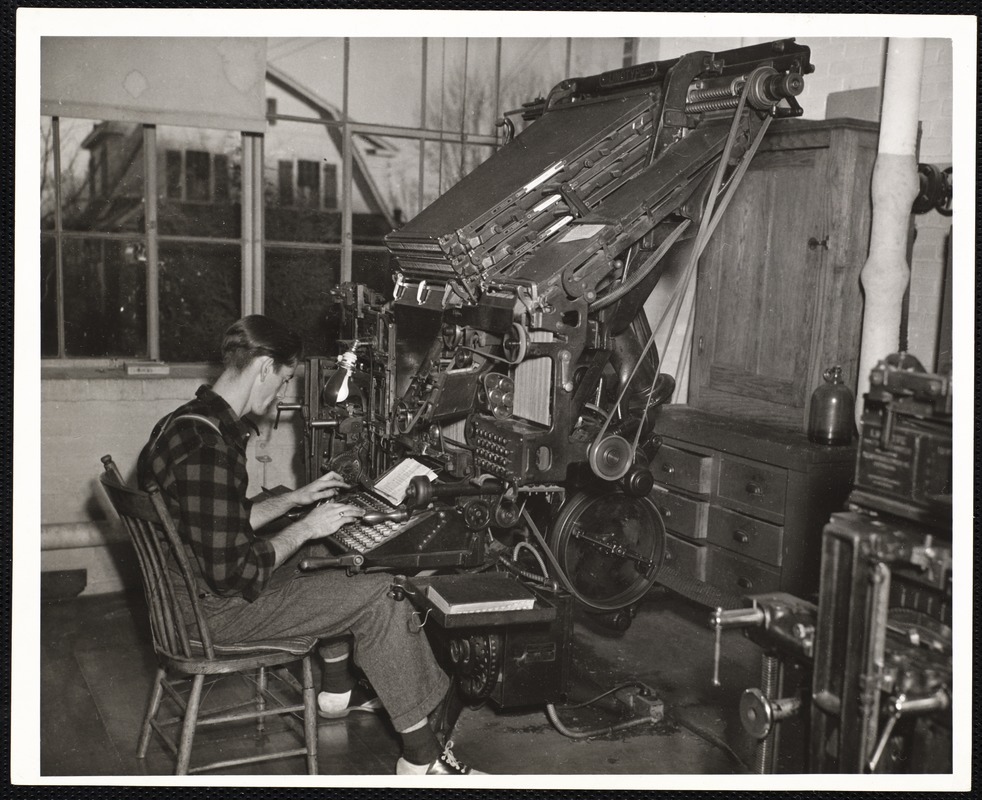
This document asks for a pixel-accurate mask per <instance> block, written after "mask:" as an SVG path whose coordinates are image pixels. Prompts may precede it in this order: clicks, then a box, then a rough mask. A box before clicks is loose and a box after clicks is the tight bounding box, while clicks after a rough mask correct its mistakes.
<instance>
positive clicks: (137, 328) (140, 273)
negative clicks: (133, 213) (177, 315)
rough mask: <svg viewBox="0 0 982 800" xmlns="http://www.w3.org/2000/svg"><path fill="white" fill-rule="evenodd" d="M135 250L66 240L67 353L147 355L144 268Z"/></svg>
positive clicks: (106, 243) (123, 245)
mask: <svg viewBox="0 0 982 800" xmlns="http://www.w3.org/2000/svg"><path fill="white" fill-rule="evenodd" d="M139 252H140V251H139V249H138V248H135V247H133V246H132V245H128V244H127V243H125V242H119V241H109V240H105V239H81V240H79V239H67V240H65V242H64V244H63V250H62V256H63V259H64V276H65V298H66V302H65V352H66V355H68V356H75V357H89V358H99V357H110V356H145V355H146V353H147V310H146V292H147V283H146V266H145V263H144V262H142V261H141V260H140V258H139Z"/></svg>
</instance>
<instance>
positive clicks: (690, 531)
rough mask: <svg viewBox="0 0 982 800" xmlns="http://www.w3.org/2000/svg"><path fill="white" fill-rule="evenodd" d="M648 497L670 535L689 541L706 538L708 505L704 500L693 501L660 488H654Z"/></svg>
mask: <svg viewBox="0 0 982 800" xmlns="http://www.w3.org/2000/svg"><path fill="white" fill-rule="evenodd" d="M648 497H649V499H650V500H651V502H653V503H654V504H655V506H656V507H657V508H658V511H659V513H660V514H661V516H662V519H663V520H664V521H665V528H667V529H668V530H670V531H671V532H672V533H676V534H678V535H679V536H687V537H688V538H690V539H705V538H706V536H707V535H708V532H709V531H708V525H707V520H708V517H709V503H707V502H706V501H705V500H694V499H692V498H690V497H685V496H683V495H680V494H677V493H675V492H672V491H669V490H666V489H664V488H662V487H660V486H656V487H655V488H654V489H653V490H652V492H651V494H650V495H648Z"/></svg>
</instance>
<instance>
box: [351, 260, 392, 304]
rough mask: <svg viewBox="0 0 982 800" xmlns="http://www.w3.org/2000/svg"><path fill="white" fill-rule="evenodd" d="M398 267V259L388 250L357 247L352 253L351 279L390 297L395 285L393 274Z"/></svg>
mask: <svg viewBox="0 0 982 800" xmlns="http://www.w3.org/2000/svg"><path fill="white" fill-rule="evenodd" d="M396 268H397V264H396V260H395V259H394V258H392V256H390V255H389V254H388V253H387V252H381V251H379V250H358V249H355V250H354V251H353V252H352V254H351V280H352V281H353V282H354V283H363V284H365V285H366V286H369V287H370V288H372V289H374V290H375V291H376V292H381V293H382V294H384V295H385V296H386V297H389V298H391V297H392V288H393V287H394V286H395V281H393V279H392V276H393V275H394V274H395V271H396Z"/></svg>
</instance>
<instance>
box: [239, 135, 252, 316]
mask: <svg viewBox="0 0 982 800" xmlns="http://www.w3.org/2000/svg"><path fill="white" fill-rule="evenodd" d="M252 149H253V139H252V137H251V136H250V135H249V134H247V133H243V134H242V166H241V174H242V198H241V200H242V202H241V214H242V220H241V224H242V243H241V247H242V278H241V280H242V292H241V296H240V298H239V305H240V309H239V313H240V314H241V315H242V316H243V317H244V316H247V315H248V314H251V313H252V276H253V269H252V258H253V249H252V219H253V215H252V206H253V203H254V198H253V195H254V192H253V173H252Z"/></svg>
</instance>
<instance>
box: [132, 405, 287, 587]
mask: <svg viewBox="0 0 982 800" xmlns="http://www.w3.org/2000/svg"><path fill="white" fill-rule="evenodd" d="M182 414H196V415H198V416H202V417H206V418H208V419H209V420H211V421H212V422H214V423H215V424H216V425H217V426H218V430H219V431H221V433H220V434H219V432H218V431H216V430H215V429H214V428H212V427H211V426H210V425H208V424H207V423H205V422H203V421H200V420H191V419H180V420H178V419H176V418H177V417H178V416H180V415H182ZM171 419H173V420H174V422H173V423H171V424H169V425H168V424H167V422H168V420H171ZM162 426H163V427H162ZM249 435H250V430H249V427H248V426H247V424H246V423H245V422H244V421H243V420H241V419H240V418H239V417H237V416H236V415H235V412H234V411H232V409H231V408H230V407H229V405H228V403H226V402H225V400H224V399H223V398H222V397H220V396H219V395H217V394H215V392H213V391H212V390H211V388H210V387H208V386H202V387H201V388H199V389H198V391H197V395H196V397H195V399H194V400H191V401H190V402H188V403H185V404H184V405H183V406H181V407H180V408H178V409H177V410H175V411H174V412H173V414H168V415H167V417H164V419H162V420H161V421H160V422H158V423H157V425H156V426H155V427H154V429H153V433H152V434H151V436H150V441H149V442H148V444H147V447H146V448H144V452H143V454H142V455H141V457H140V485H141V486H144V487H146V486H148V485H149V484H150V483H151V482H154V483H156V484H157V485H158V486H159V487H160V489H161V493H162V494H163V496H164V498H165V499H166V501H167V506H168V508H169V510H170V512H171V515H172V516H173V517H174V520H175V522H176V523H177V527H178V530H179V532H180V534H181V536H182V537H183V538H184V541H185V543H186V545H188V547H189V549H190V554H189V555H190V556H192V557H193V561H192V563H197V565H198V567H199V568H200V573H201V574H200V578H201V579H202V580H203V584H204V585H203V588H204V587H207V589H208V590H210V591H211V592H213V593H215V594H217V595H223V596H230V595H242V596H243V597H244V598H245V599H247V600H254V599H255V598H256V597H257V596H258V595H259V593H260V592H261V591H262V590H263V587H264V586H265V585H266V583H267V581H268V580H269V578H270V575H271V574H272V572H273V564H274V561H275V554H274V552H273V546H272V545H271V544H270V543H269V542H268V541H265V540H263V539H262V538H260V537H257V536H256V534H255V533H254V532H253V530H252V525H251V524H250V522H249V514H250V511H251V509H252V502H251V501H250V500H249V499H248V498H247V496H246V492H247V489H248V485H249V476H248V473H247V472H246V443H247V441H248V439H249ZM155 440H156V441H155Z"/></svg>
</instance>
